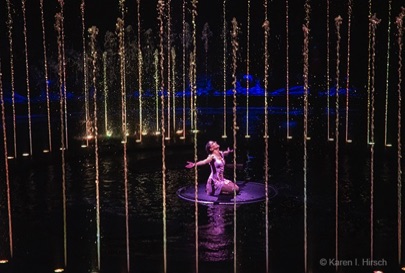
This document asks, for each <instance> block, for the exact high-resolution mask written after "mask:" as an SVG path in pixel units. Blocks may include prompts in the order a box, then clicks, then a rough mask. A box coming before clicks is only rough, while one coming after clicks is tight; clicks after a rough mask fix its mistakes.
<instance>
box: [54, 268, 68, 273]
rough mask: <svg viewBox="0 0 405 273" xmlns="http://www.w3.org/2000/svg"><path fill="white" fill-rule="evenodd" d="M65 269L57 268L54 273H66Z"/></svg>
mask: <svg viewBox="0 0 405 273" xmlns="http://www.w3.org/2000/svg"><path fill="white" fill-rule="evenodd" d="M64 271H65V269H63V268H56V269H55V270H54V271H53V272H64Z"/></svg>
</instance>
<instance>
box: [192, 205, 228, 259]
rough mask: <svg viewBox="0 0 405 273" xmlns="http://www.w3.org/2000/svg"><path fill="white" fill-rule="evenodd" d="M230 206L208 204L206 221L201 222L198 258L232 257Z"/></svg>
mask: <svg viewBox="0 0 405 273" xmlns="http://www.w3.org/2000/svg"><path fill="white" fill-rule="evenodd" d="M232 215H233V207H232V206H221V205H210V206H208V207H207V219H206V221H207V222H206V223H201V225H200V227H199V231H200V234H199V235H200V259H201V260H202V261H208V262H220V261H229V260H231V259H232V257H233V253H232V249H233V248H232V246H233V229H232V219H233V218H232V217H233V216H232Z"/></svg>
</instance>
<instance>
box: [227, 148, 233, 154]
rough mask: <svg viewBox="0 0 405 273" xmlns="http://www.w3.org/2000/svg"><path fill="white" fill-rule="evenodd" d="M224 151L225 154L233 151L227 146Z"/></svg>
mask: <svg viewBox="0 0 405 273" xmlns="http://www.w3.org/2000/svg"><path fill="white" fill-rule="evenodd" d="M225 152H226V153H227V154H229V153H232V152H233V149H229V147H228V149H226V151H225Z"/></svg>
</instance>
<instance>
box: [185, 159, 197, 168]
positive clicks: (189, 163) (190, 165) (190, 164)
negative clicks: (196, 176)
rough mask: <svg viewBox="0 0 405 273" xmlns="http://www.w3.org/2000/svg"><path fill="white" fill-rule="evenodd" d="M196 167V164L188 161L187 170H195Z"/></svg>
mask: <svg viewBox="0 0 405 273" xmlns="http://www.w3.org/2000/svg"><path fill="white" fill-rule="evenodd" d="M194 166H195V163H194V162H191V161H187V165H186V168H188V169H191V168H193V167H194Z"/></svg>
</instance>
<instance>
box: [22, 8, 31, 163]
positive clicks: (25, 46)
mask: <svg viewBox="0 0 405 273" xmlns="http://www.w3.org/2000/svg"><path fill="white" fill-rule="evenodd" d="M21 4H22V12H23V21H24V48H25V76H26V79H25V83H26V87H27V110H28V111H27V112H28V113H27V118H28V139H29V155H30V156H32V115H31V89H30V73H29V62H28V41H27V17H26V15H25V0H22V1H21Z"/></svg>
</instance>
